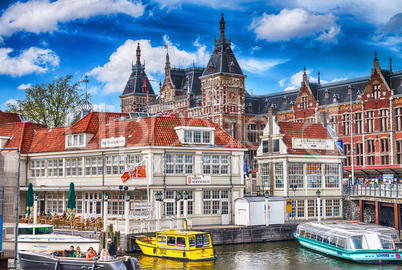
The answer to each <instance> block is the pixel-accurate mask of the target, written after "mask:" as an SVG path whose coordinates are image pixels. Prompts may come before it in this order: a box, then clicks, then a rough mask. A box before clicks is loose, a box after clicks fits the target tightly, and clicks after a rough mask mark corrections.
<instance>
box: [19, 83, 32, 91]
mask: <svg viewBox="0 0 402 270" xmlns="http://www.w3.org/2000/svg"><path fill="white" fill-rule="evenodd" d="M30 87H31V84H30V83H28V84H24V83H23V84H21V85H20V86H18V87H17V89H20V90H25V89H27V88H30Z"/></svg>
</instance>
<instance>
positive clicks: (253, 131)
mask: <svg viewBox="0 0 402 270" xmlns="http://www.w3.org/2000/svg"><path fill="white" fill-rule="evenodd" d="M257 135H258V130H257V125H256V124H249V125H248V127H247V138H248V141H249V142H257V141H258V140H259V138H257V137H258V136H257Z"/></svg>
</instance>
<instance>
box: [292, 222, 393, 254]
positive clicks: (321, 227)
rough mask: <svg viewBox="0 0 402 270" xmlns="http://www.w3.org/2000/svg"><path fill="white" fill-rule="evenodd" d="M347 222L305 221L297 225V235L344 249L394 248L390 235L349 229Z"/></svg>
mask: <svg viewBox="0 0 402 270" xmlns="http://www.w3.org/2000/svg"><path fill="white" fill-rule="evenodd" d="M344 225H345V224H342V223H340V224H331V223H329V224H321V223H304V224H300V225H298V226H297V232H296V235H297V236H300V237H305V238H309V239H312V240H315V241H317V242H322V243H324V244H328V245H331V246H334V247H338V248H340V249H343V250H353V251H354V250H379V249H381V250H393V249H395V244H394V241H393V240H392V237H391V236H389V235H382V234H380V233H378V232H374V231H369V230H363V229H356V228H355V229H348V228H347V226H344Z"/></svg>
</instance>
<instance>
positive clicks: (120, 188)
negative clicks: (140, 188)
mask: <svg viewBox="0 0 402 270" xmlns="http://www.w3.org/2000/svg"><path fill="white" fill-rule="evenodd" d="M119 190H120V197H121V208H120V207H119V210H120V209H121V220H123V214H124V212H123V200H124V195H123V192H124V191H127V190H128V187H127V186H119Z"/></svg>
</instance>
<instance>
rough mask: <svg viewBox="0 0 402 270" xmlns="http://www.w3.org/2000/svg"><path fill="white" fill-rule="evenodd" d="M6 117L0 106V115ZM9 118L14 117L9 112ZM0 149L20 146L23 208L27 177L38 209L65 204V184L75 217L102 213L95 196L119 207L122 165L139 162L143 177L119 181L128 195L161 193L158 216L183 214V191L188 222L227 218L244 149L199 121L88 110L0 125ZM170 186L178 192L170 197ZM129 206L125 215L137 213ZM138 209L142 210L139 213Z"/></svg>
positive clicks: (115, 210)
mask: <svg viewBox="0 0 402 270" xmlns="http://www.w3.org/2000/svg"><path fill="white" fill-rule="evenodd" d="M2 116H6V115H5V114H4V113H2V112H0V120H1V119H2V118H1V117H2ZM12 116H15V115H14V114H13V115H12ZM0 138H1V139H2V149H3V151H4V150H7V149H8V148H13V149H14V148H20V149H21V158H20V160H21V162H20V172H21V176H20V183H21V190H22V192H21V196H20V204H21V207H20V209H25V201H26V192H25V191H26V190H27V186H28V184H29V183H32V184H33V187H34V191H35V192H36V193H37V194H38V195H39V201H38V206H39V208H40V211H41V212H47V211H49V212H51V213H53V212H56V213H58V214H60V215H61V214H62V213H63V211H66V210H67V197H68V189H69V185H70V183H71V182H73V183H74V184H75V190H76V198H77V208H76V211H77V215H80V216H83V217H85V218H88V217H98V216H99V217H102V216H103V215H102V214H103V212H104V211H105V209H103V203H102V200H103V194H104V192H107V193H108V194H109V204H108V210H107V211H108V214H109V215H111V216H115V217H118V216H121V215H122V214H123V211H124V209H123V208H124V199H123V196H124V193H125V192H126V190H125V189H123V188H119V187H120V186H121V187H123V182H122V180H121V175H122V171H123V170H124V169H125V168H127V167H131V166H132V165H134V164H137V163H139V162H140V161H144V160H145V161H146V164H147V165H146V168H147V169H146V172H147V178H145V179H135V180H131V181H129V182H126V183H125V184H124V186H125V187H128V192H129V194H130V197H131V201H132V202H134V203H138V202H143V203H150V205H151V206H149V208H150V210H149V211H148V212H147V213H145V215H151V216H152V215H154V212H153V210H152V203H153V202H154V201H155V193H156V192H162V193H163V200H164V202H163V211H162V212H163V217H165V218H168V217H173V216H174V217H176V216H177V212H176V211H177V205H178V204H180V209H181V210H180V211H181V212H183V199H182V195H183V193H184V191H186V192H187V193H188V215H189V218H191V219H192V222H193V223H192V224H193V225H197V224H232V223H233V224H234V216H233V215H234V205H233V201H234V200H235V199H236V198H239V197H242V196H243V189H244V182H243V173H242V172H241V171H240V168H241V164H243V157H244V151H246V149H245V148H244V147H243V145H242V144H240V143H239V142H238V141H237V140H235V139H233V138H232V137H231V136H229V134H228V133H227V132H225V131H224V130H222V129H221V128H220V127H219V126H216V125H215V124H213V123H212V122H211V121H209V120H206V119H190V118H177V117H171V116H151V117H139V118H128V114H120V113H100V112H90V113H89V114H87V115H86V116H85V117H84V118H82V119H80V120H79V121H78V122H77V123H75V124H74V125H72V126H69V127H58V128H45V127H44V126H42V125H40V124H32V123H23V122H14V121H13V120H11V119H10V120H8V122H7V123H3V124H1V128H0ZM177 192H181V195H180V196H181V197H180V199H179V200H176V196H177ZM131 210H132V216H136V215H137V214H138V213H135V212H136V209H135V208H134V209H131ZM142 215H143V214H142Z"/></svg>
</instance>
